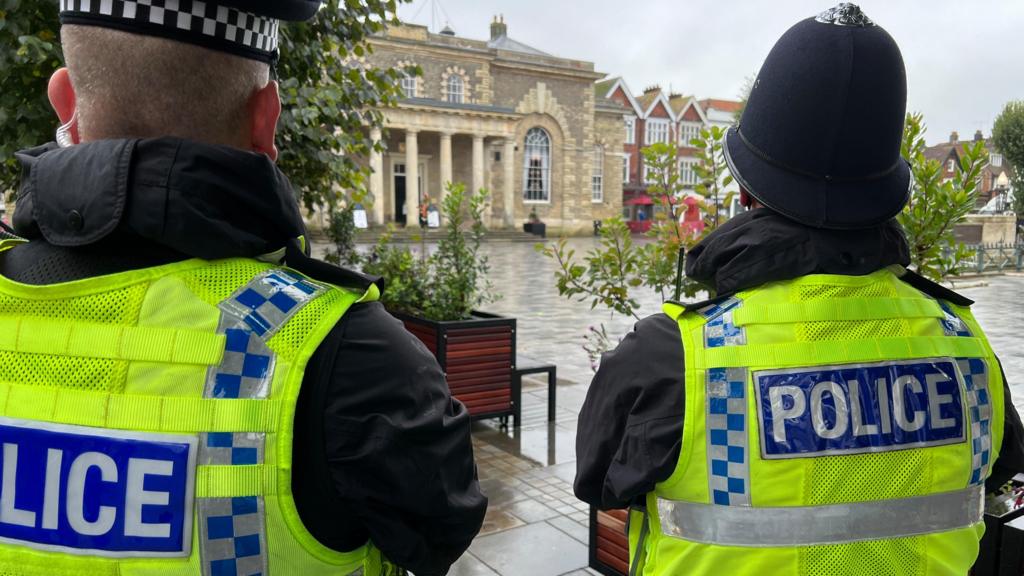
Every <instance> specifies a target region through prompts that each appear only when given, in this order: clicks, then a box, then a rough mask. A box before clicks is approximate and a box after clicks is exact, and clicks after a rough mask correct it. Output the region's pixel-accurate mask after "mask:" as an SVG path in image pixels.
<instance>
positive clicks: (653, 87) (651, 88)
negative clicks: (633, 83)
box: [644, 84, 661, 94]
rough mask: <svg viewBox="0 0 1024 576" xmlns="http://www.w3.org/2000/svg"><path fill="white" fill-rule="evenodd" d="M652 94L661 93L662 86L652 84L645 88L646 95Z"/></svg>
mask: <svg viewBox="0 0 1024 576" xmlns="http://www.w3.org/2000/svg"><path fill="white" fill-rule="evenodd" d="M651 92H661V85H660V84H652V85H650V86H648V87H647V88H644V94H650V93H651Z"/></svg>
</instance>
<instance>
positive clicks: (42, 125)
mask: <svg viewBox="0 0 1024 576" xmlns="http://www.w3.org/2000/svg"><path fill="white" fill-rule="evenodd" d="M59 25H60V24H59V22H58V21H57V2H54V1H53V0H0V87H2V88H0V195H2V194H3V193H4V192H8V191H12V190H14V189H15V188H17V186H18V181H19V179H20V177H21V169H20V167H19V166H18V162H17V161H16V160H15V159H14V153H15V152H17V151H18V150H21V149H24V148H28V147H31V146H35V145H37V144H42V143H44V142H47V141H50V140H53V138H54V132H55V131H56V129H57V124H58V122H57V116H56V115H55V114H54V113H53V110H52V109H51V108H50V103H49V101H48V100H47V98H46V84H47V82H48V81H49V80H50V75H51V74H53V72H54V71H55V70H56V69H57V68H60V67H61V66H63V65H64V54H63V53H62V52H61V49H60V42H59V41H58V28H59Z"/></svg>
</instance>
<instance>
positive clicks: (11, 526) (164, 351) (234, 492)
mask: <svg viewBox="0 0 1024 576" xmlns="http://www.w3.org/2000/svg"><path fill="white" fill-rule="evenodd" d="M319 8H320V2H319V0H213V1H210V0H207V1H203V2H200V1H198V0H175V1H172V0H153V1H152V2H150V1H146V2H143V1H133V0H91V1H90V0H62V1H61V12H60V14H61V20H62V24H63V27H62V29H61V35H62V42H63V48H64V53H65V56H66V59H67V63H68V68H67V69H61V70H59V71H58V72H57V73H56V74H54V76H53V78H52V80H51V82H50V88H49V97H50V101H51V102H52V104H53V106H54V109H55V110H56V113H57V115H58V116H59V118H60V121H61V123H62V127H61V130H60V132H59V137H58V140H59V141H60V143H59V144H47V145H44V146H40V147H38V148H35V149H31V150H26V151H24V152H23V153H20V154H19V159H20V161H21V163H22V164H23V166H24V180H23V183H22V186H21V188H20V190H19V197H18V203H17V212H16V215H15V218H14V224H15V228H16V232H17V233H18V235H19V236H21V237H22V238H23V239H24V240H17V241H11V240H7V241H4V242H3V243H2V244H0V249H2V252H0V375H2V376H0V395H2V396H3V398H4V401H3V402H2V408H0V416H2V419H0V444H2V463H0V468H2V470H3V473H2V479H3V480H2V484H0V542H2V544H0V572H3V573H5V574H7V573H9V574H25V575H53V574H65V575H70V574H89V575H101V574H107V575H114V574H123V575H131V574H136V575H141V574H196V575H200V574H201V575H204V576H223V575H232V576H233V575H239V576H241V575H246V576H249V575H253V574H263V575H268V574H269V575H287V574H303V575H304V576H306V575H308V576H313V575H317V574H324V575H327V574H331V575H340V574H357V573H358V574H367V575H369V574H373V575H376V574H384V573H388V574H391V573H395V572H398V571H403V570H410V571H414V572H415V573H416V574H417V575H420V576H426V575H441V574H445V573H446V572H447V571H448V569H449V566H450V565H451V564H452V563H453V562H454V561H455V560H456V559H457V558H458V557H459V556H460V555H461V554H462V553H463V552H464V551H465V549H466V548H467V547H468V545H469V543H470V541H471V540H472V538H473V537H474V536H475V535H476V533H477V532H478V530H479V528H480V525H481V523H482V521H483V516H484V512H485V508H486V504H487V502H486V499H485V498H484V497H483V496H482V495H481V493H480V489H479V486H478V482H477V477H476V470H475V466H474V462H473V454H472V446H471V443H470V434H469V432H470V421H469V416H468V414H467V412H466V409H465V408H464V407H463V406H462V405H461V404H460V403H459V402H457V401H454V400H453V399H452V398H451V397H450V395H449V392H448V390H447V386H446V384H445V380H444V376H443V374H442V373H441V371H440V369H439V367H438V365H437V363H436V362H435V360H434V359H433V357H432V356H431V355H430V353H429V352H428V351H427V350H426V349H425V348H424V347H423V346H422V345H421V344H420V343H419V342H418V341H417V340H416V339H415V338H414V337H413V336H411V335H410V334H409V333H408V332H406V331H405V330H404V329H403V327H402V325H401V324H400V323H399V322H398V321H397V320H395V319H394V318H393V317H391V316H390V315H388V314H387V313H386V312H385V311H384V309H383V308H382V307H381V305H380V304H379V303H378V302H377V298H378V296H379V293H380V291H379V287H378V285H377V284H376V283H375V281H374V280H373V279H370V278H366V277H364V276H362V275H360V274H357V273H354V272H351V271H348V270H342V269H338V268H334V267H331V266H329V265H327V264H324V263H322V262H318V261H315V260H312V259H310V258H309V257H308V256H307V255H306V251H305V249H306V240H305V232H304V229H303V223H302V219H301V217H300V214H299V211H298V207H297V206H296V202H295V200H294V195H293V192H292V189H291V187H290V186H289V183H288V180H287V178H286V177H285V175H284V174H282V173H281V172H280V171H279V170H278V169H277V167H276V166H275V165H274V160H275V158H276V156H277V149H276V147H275V142H274V136H275V134H274V132H275V127H276V125H277V119H278V115H279V113H280V100H279V97H278V92H277V85H276V83H275V82H273V81H271V80H270V79H269V76H268V75H269V67H270V63H271V62H272V61H273V59H274V58H275V56H276V52H277V41H278V40H277V39H278V36H277V32H278V26H279V22H280V21H282V20H291V21H302V20H307V19H309V18H311V17H312V16H313V15H314V14H315V13H316V11H317V10H318V9H319Z"/></svg>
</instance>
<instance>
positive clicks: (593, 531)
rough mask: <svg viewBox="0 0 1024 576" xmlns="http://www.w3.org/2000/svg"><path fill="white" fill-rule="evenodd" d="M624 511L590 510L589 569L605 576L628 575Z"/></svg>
mask: <svg viewBox="0 0 1024 576" xmlns="http://www.w3.org/2000/svg"><path fill="white" fill-rule="evenodd" d="M627 515H628V512H627V511H626V510H608V511H603V510H598V509H597V508H593V507H591V508H590V567H591V568H593V569H594V570H597V571H598V572H600V573H601V574H604V575H605V576H626V575H627V574H629V537H627V536H626V517H627Z"/></svg>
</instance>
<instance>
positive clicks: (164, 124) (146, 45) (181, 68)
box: [61, 24, 270, 148]
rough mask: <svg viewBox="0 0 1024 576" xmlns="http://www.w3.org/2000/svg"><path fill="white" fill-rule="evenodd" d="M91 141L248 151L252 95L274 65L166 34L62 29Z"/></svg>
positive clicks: (84, 133) (81, 119)
mask: <svg viewBox="0 0 1024 576" xmlns="http://www.w3.org/2000/svg"><path fill="white" fill-rule="evenodd" d="M61 39H62V43H63V46H64V54H65V58H66V60H67V66H68V71H69V73H70V77H71V84H72V86H73V87H74V92H75V100H76V105H77V107H76V111H77V112H76V113H77V117H78V130H79V133H80V135H81V138H82V140H83V141H89V140H102V139H110V138H154V137H160V136H174V137H179V138H185V139H190V140H198V141H201V142H206V143H210V144H222V145H227V146H235V147H239V148H247V147H248V146H247V142H248V138H249V124H248V122H247V111H248V110H247V109H248V106H249V99H250V97H251V96H252V95H253V94H254V93H255V92H256V91H258V90H260V89H261V88H263V87H264V86H266V85H267V83H268V82H269V74H270V68H269V65H268V64H266V63H264V62H260V61H257V60H252V59H248V58H243V57H241V56H237V55H234V54H229V53H226V52H220V51H216V50H211V49H208V48H204V47H200V46H197V45H194V44H188V43H183V42H175V41H173V40H169V39H166V38H162V37H158V36H143V35H139V34H132V33H129V32H124V31H121V30H116V29H113V28H103V27H97V26H86V25H72V24H68V25H65V26H63V28H62V29H61Z"/></svg>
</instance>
